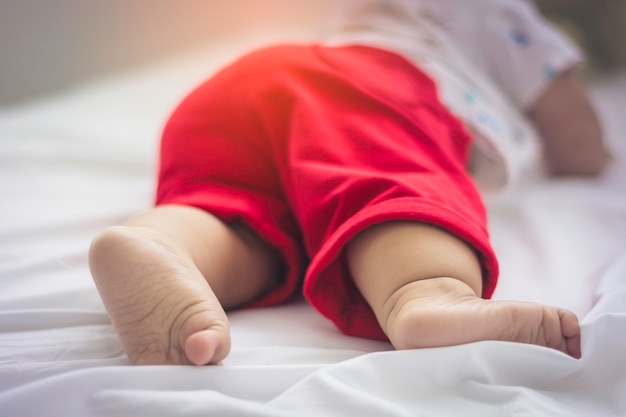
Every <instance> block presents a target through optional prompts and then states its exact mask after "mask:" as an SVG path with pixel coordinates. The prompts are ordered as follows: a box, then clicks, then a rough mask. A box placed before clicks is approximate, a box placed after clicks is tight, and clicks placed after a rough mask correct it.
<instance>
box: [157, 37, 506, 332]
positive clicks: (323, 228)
mask: <svg viewBox="0 0 626 417" xmlns="http://www.w3.org/2000/svg"><path fill="white" fill-rule="evenodd" d="M469 147H470V138H469V136H468V135H467V134H466V132H465V131H464V130H463V128H462V126H461V124H460V123H459V121H458V120H457V119H456V118H454V117H453V116H452V115H451V114H450V113H449V112H448V111H447V110H446V109H445V108H444V107H443V106H442V104H441V103H440V101H439V99H438V97H437V90H436V87H435V85H434V84H433V82H432V81H431V79H430V78H428V77H427V76H426V75H425V74H424V73H422V72H421V71H420V70H419V69H417V68H416V67H415V66H414V65H412V64H411V63H409V62H408V61H406V60H405V59H404V58H402V57H401V56H398V55H396V54H393V53H391V52H388V51H384V50H380V49H375V48H371V47H366V46H350V47H335V48H329V47H322V46H317V45H310V46H301V45H285V46H278V47H273V48H267V49H263V50H260V51H257V52H254V53H252V54H250V55H247V56H245V57H243V58H242V59H240V60H238V61H236V62H234V63H233V64H231V65H229V66H227V67H225V68H224V69H222V70H221V71H220V72H218V73H217V74H215V75H214V76H213V77H211V78H210V79H209V80H208V81H206V82H205V83H204V84H202V85H200V86H199V87H198V88H197V89H196V90H195V91H193V92H192V93H191V94H190V95H189V96H188V97H187V98H185V99H184V101H183V102H182V103H181V104H180V106H179V107H178V108H177V109H176V110H175V112H174V113H173V115H172V116H171V119H170V120H169V122H168V124H167V126H166V128H165V130H164V134H163V141H162V150H161V166H160V177H159V186H158V193H157V204H185V205H190V206H195V207H199V208H201V209H204V210H207V211H209V212H211V213H213V214H214V215H216V216H218V217H219V218H221V219H222V220H223V221H225V222H227V223H243V224H245V225H246V226H248V227H249V228H251V229H253V230H254V231H256V233H258V234H259V235H260V236H261V237H262V238H263V239H265V240H266V241H267V242H269V243H271V244H272V245H274V246H275V247H276V248H278V250H279V251H280V253H281V254H282V256H283V258H284V262H285V263H286V265H287V269H286V271H287V272H286V274H285V277H284V279H283V281H282V284H281V285H280V286H279V287H278V288H276V289H275V290H274V291H273V292H272V293H270V294H268V295H267V296H265V297H264V298H263V299H261V300H258V301H257V302H256V303H255V304H254V305H256V306H261V305H270V304H275V303H279V302H281V301H284V300H286V299H288V298H289V297H291V296H292V295H294V293H296V292H298V291H299V289H300V288H301V286H302V285H303V287H304V294H305V296H306V297H307V299H308V300H309V301H310V302H311V304H312V305H313V306H314V307H315V308H316V309H318V310H319V311H320V312H321V313H322V314H323V315H324V316H326V317H328V318H329V319H331V320H332V321H333V322H334V323H335V324H336V325H337V326H338V327H339V328H340V329H341V330H342V331H343V332H345V333H347V334H350V335H354V336H362V337H370V338H376V339H382V340H385V339H386V337H385V335H384V334H383V332H382V330H381V329H380V327H379V325H378V323H377V321H376V318H375V316H374V314H373V312H372V311H371V309H370V308H369V306H368V305H367V304H366V302H365V300H364V299H363V297H362V296H361V295H360V293H359V291H358V290H357V289H356V287H355V285H354V283H353V282H352V279H351V277H350V273H349V271H348V268H347V265H346V259H345V255H344V251H343V247H344V246H345V245H346V243H347V242H348V241H349V240H350V239H351V238H352V237H353V236H354V235H355V234H356V233H358V232H359V231H360V230H362V229H364V228H366V227H368V226H371V225H373V224H376V223H380V222H386V221H392V220H414V221H418V222H426V223H431V224H434V225H437V226H440V227H442V228H444V229H446V230H448V231H449V232H451V233H453V234H455V235H456V236H458V237H459V238H461V239H463V240H465V241H466V242H468V243H469V244H470V245H472V246H473V247H474V248H475V250H476V252H477V253H478V255H479V257H480V260H481V262H482V267H483V271H484V280H485V281H484V293H483V296H484V297H490V296H491V294H492V292H493V290H494V287H495V284H496V279H497V275H498V265H497V261H496V258H495V255H494V253H493V250H492V248H491V246H490V243H489V236H488V231H487V225H486V214H485V208H484V205H483V203H482V200H481V197H480V195H479V192H478V190H477V189H476V187H475V185H474V183H473V181H472V179H471V178H470V176H469V175H468V173H467V170H466V163H467V159H468V153H469Z"/></svg>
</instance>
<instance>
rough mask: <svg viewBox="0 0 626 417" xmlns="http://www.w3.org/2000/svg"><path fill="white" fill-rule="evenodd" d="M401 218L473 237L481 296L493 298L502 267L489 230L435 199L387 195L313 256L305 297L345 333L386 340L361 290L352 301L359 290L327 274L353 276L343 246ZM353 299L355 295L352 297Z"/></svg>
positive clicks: (469, 238)
mask: <svg viewBox="0 0 626 417" xmlns="http://www.w3.org/2000/svg"><path fill="white" fill-rule="evenodd" d="M399 220H405V221H418V222H424V223H429V224H432V225H435V226H438V227H441V228H443V229H445V230H447V231H448V232H450V233H452V234H454V235H455V236H457V237H459V238H460V239H462V240H464V241H466V242H467V243H469V244H470V245H471V246H472V247H473V248H474V249H475V250H476V251H477V253H478V254H479V258H480V261H481V265H482V269H483V294H482V297H483V298H491V296H492V295H493V292H494V290H495V287H496V283H497V278H498V269H499V268H498V262H497V259H496V256H495V253H494V251H493V249H492V247H491V244H490V243H489V235H488V232H487V231H486V230H483V229H481V228H480V227H477V226H476V225H474V224H472V223H471V222H469V221H467V220H465V219H464V217H463V216H461V215H460V214H458V213H455V212H454V211H452V210H450V209H449V208H447V207H445V206H442V205H440V204H437V203H436V202H433V201H428V200H424V199H419V198H413V197H402V198H397V199H393V200H388V201H385V202H382V203H378V204H376V205H373V206H370V207H367V208H365V209H363V210H362V211H361V212H359V213H358V214H357V215H355V216H353V217H352V218H350V219H349V220H348V221H347V222H345V223H344V224H343V225H342V226H341V227H339V228H338V229H337V230H336V231H335V232H334V233H333V234H332V235H331V236H330V238H329V239H328V240H327V241H326V242H325V244H324V245H323V246H322V248H321V249H320V250H319V251H318V253H317V254H316V256H314V258H313V260H312V261H311V264H310V266H309V269H308V272H307V275H306V277H305V282H304V295H305V297H306V298H307V299H308V301H309V302H310V303H311V304H312V305H313V306H314V307H315V308H316V309H317V310H318V311H319V312H320V313H321V314H322V315H323V316H325V317H327V318H328V319H330V320H331V321H333V322H334V323H335V325H336V326H337V327H338V328H339V329H340V330H341V331H342V332H343V333H345V334H348V335H351V336H359V337H367V338H372V339H377V340H388V339H387V336H386V335H385V334H384V333H383V331H382V329H381V328H380V326H379V325H378V322H377V320H376V318H375V316H374V313H373V312H372V310H371V309H370V307H369V306H368V305H367V303H366V301H365V300H364V299H363V298H362V296H360V295H356V297H357V300H358V301H357V302H356V303H353V302H351V301H349V300H351V297H354V296H355V295H353V294H338V293H337V292H336V289H337V288H344V284H343V283H342V284H341V285H334V284H333V282H326V281H327V280H329V279H343V280H351V278H350V277H349V276H345V273H344V274H343V276H340V275H339V274H340V273H341V272H342V271H345V270H344V268H342V259H341V257H342V251H343V248H344V246H345V245H346V244H347V243H348V242H349V241H350V239H352V238H353V237H354V236H355V235H356V234H357V233H358V232H359V231H361V230H364V229H365V228H367V227H369V226H373V225H375V224H379V223H383V222H388V221H399ZM337 268H338V269H339V271H335V274H336V275H335V276H333V277H325V276H324V275H327V274H328V272H329V269H337ZM331 272H332V271H331ZM352 285H353V284H352ZM348 286H349V284H348ZM354 291H356V292H357V294H358V291H357V290H356V287H354ZM329 292H332V293H329ZM352 300H353V301H354V299H352ZM329 301H330V302H329ZM346 302H347V304H346Z"/></svg>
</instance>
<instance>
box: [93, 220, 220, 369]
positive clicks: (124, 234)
mask: <svg viewBox="0 0 626 417" xmlns="http://www.w3.org/2000/svg"><path fill="white" fill-rule="evenodd" d="M90 266H91V269H92V274H93V276H94V280H95V282H96V285H97V287H98V291H99V292H100V295H101V297H102V300H103V301H104V304H105V306H106V309H107V311H108V313H109V316H110V317H111V320H112V322H113V325H114V326H115V328H116V330H117V332H118V334H119V337H120V339H121V341H122V345H123V347H124V350H125V351H126V354H127V355H128V357H129V358H130V360H131V362H132V363H134V364H139V365H157V364H195V365H205V364H214V363H218V362H219V361H221V360H222V359H224V357H225V356H226V355H227V354H228V352H229V350H230V334H229V326H228V319H227V317H226V314H225V313H224V310H223V309H222V307H221V305H220V303H219V302H218V300H217V298H216V297H215V295H214V294H213V291H212V290H211V288H210V287H209V285H208V284H207V282H206V280H205V279H204V277H203V276H202V274H201V273H200V271H198V270H197V268H195V266H194V265H193V263H192V262H191V261H190V260H188V259H187V257H185V256H184V254H182V253H179V251H178V250H177V249H176V248H174V247H173V246H172V245H170V244H169V242H168V239H167V237H165V236H160V235H158V234H155V233H154V232H152V231H148V230H142V229H139V228H130V227H113V228H110V229H108V230H106V231H105V232H103V233H102V234H101V235H100V236H98V238H96V239H95V240H94V243H93V244H92V247H91V251H90Z"/></svg>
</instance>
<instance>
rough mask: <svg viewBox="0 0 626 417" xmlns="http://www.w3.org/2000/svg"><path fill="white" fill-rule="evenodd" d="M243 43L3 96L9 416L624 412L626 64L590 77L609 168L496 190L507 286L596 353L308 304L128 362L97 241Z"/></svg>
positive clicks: (0, 327) (2, 234)
mask: <svg viewBox="0 0 626 417" xmlns="http://www.w3.org/2000/svg"><path fill="white" fill-rule="evenodd" d="M248 46H249V45H244V44H241V43H237V44H233V45H230V44H226V45H223V46H222V47H220V48H215V47H211V48H200V49H198V50H196V51H194V52H192V53H188V54H182V55H177V56H174V57H172V58H170V59H167V60H163V61H160V62H155V63H154V64H151V65H149V66H146V67H142V68H137V69H134V70H129V71H126V72H123V73H120V74H118V75H115V76H108V77H104V78H98V79H94V80H92V81H90V82H87V83H82V84H80V85H77V86H75V87H74V88H72V89H68V90H66V91H64V92H61V93H58V94H55V95H52V96H47V97H44V98H36V99H32V100H30V101H27V102H24V103H21V104H16V105H12V106H6V107H4V108H3V109H1V110H0V195H1V197H0V198H1V202H0V415H2V416H5V417H17V416H32V417H40V416H62V417H74V416H75V417H90V416H116V417H120V416H129V417H130V416H132V417H137V416H150V417H159V416H185V417H190V416H206V415H212V416H290V417H296V416H298V417H300V416H377V417H379V416H456V417H458V416H481V417H488V416H494V417H495V416H533V417H538V416H550V417H557V416H595V417H609V416H625V415H626V137H624V136H625V134H624V132H626V118H625V117H624V116H626V114H625V113H624V108H626V73H616V74H613V75H610V76H604V77H601V78H599V79H596V80H594V81H593V82H592V83H591V88H592V91H593V98H594V100H595V102H596V103H597V106H598V109H599V111H600V113H601V117H602V120H603V124H604V126H605V129H606V132H607V136H608V140H609V141H610V143H611V146H612V148H613V149H614V153H615V159H614V161H613V163H612V165H611V167H610V168H609V170H608V171H607V172H606V175H604V176H603V177H602V178H599V179H595V180H582V179H563V180H558V181H557V180H546V179H542V178H536V179H533V180H532V181H528V182H526V183H524V184H523V185H521V186H520V187H519V188H516V189H513V190H509V191H508V192H506V193H504V194H502V195H498V196H490V197H488V200H487V204H488V209H489V213H490V224H491V232H492V235H493V242H494V245H495V248H496V251H497V253H498V254H499V257H500V260H501V268H502V274H501V284H500V287H499V288H498V290H497V292H496V294H495V298H497V299H517V300H530V301H538V302H542V303H548V304H554V305H559V306H563V307H566V308H569V309H571V310H572V311H574V312H576V313H577V314H578V315H579V317H580V319H581V322H582V332H583V334H582V347H583V357H582V359H580V360H575V359H572V358H570V357H568V356H566V355H564V354H562V353H559V352H557V351H553V350H549V349H545V348H540V347H537V346H530V345H522V344H514V343H506V342H494V341H485V342H479V343H473V344H467V345H461V346H454V347H447V348H436V349H423V350H415V351H402V352H397V351H393V350H392V349H391V346H390V345H388V344H387V343H383V342H377V341H371V340H365V339H359V338H352V337H347V336H343V335H341V334H340V333H339V332H338V331H337V330H336V329H335V328H334V327H333V326H332V324H331V323H330V322H328V321H326V320H325V319H323V318H322V317H321V316H319V315H318V314H317V313H315V312H314V311H313V309H312V308H311V307H310V306H309V305H307V304H306V302H305V301H304V300H302V299H296V300H293V301H292V302H289V303H287V304H285V305H281V306H277V307H272V308H264V309H249V310H243V311H237V312H234V313H232V314H231V315H230V318H231V321H232V336H233V350H232V353H231V354H230V356H229V357H228V358H227V359H226V360H225V361H224V364H223V366H211V367H186V366H162V367H135V366H131V365H130V364H129V361H128V359H127V358H126V356H125V355H124V353H123V351H122V349H121V345H120V343H119V341H118V339H117V337H116V334H115V332H114V330H113V328H112V326H111V324H110V321H109V319H108V317H107V315H106V313H105V311H104V307H103V305H102V303H101V301H100V299H99V297H98V294H97V291H96V289H95V286H94V284H93V282H92V280H91V277H90V274H89V269H88V265H87V258H86V254H87V251H88V247H89V244H90V241H91V239H92V238H93V236H94V235H95V234H96V233H97V232H98V231H99V230H101V229H102V228H104V227H106V226H109V225H113V224H117V223H119V222H121V221H122V220H123V219H125V218H126V217H127V216H128V215H130V214H132V213H134V212H136V211H138V210H142V209H145V208H147V207H149V206H150V205H151V203H152V198H153V192H154V186H155V184H154V173H155V170H156V159H157V158H156V157H157V146H158V137H159V133H160V131H161V128H162V125H163V122H164V121H165V118H166V117H167V115H168V114H169V112H170V111H171V109H172V108H173V106H174V105H175V104H176V103H177V102H178V100H179V99H180V98H181V97H182V95H183V94H185V93H186V92H187V91H188V90H189V89H190V88H191V87H192V86H193V85H195V84H196V83H197V82H198V81H200V80H201V79H202V78H204V77H205V76H206V75H207V74H208V73H210V72H211V71H214V70H215V69H216V68H218V67H219V66H220V65H221V64H223V63H225V62H227V61H228V60H229V59H231V58H232V57H234V56H235V55H236V54H237V53H238V52H239V51H241V50H243V49H245V48H247V47H248Z"/></svg>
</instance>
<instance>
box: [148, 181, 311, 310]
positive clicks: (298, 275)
mask: <svg viewBox="0 0 626 417" xmlns="http://www.w3.org/2000/svg"><path fill="white" fill-rule="evenodd" d="M170 204H171V205H185V206H191V207H196V208H199V209H201V210H205V211H207V212H209V213H211V214H212V215H214V216H216V217H217V218H219V219H220V220H221V221H223V222H225V223H227V224H232V223H235V222H240V223H243V224H244V225H246V226H247V227H249V228H250V229H251V230H253V231H254V232H255V233H257V234H258V236H259V237H260V238H261V239H263V240H264V241H265V242H267V243H268V244H270V245H272V246H273V247H274V248H275V249H276V250H278V252H279V253H280V256H281V257H282V260H283V262H284V263H285V274H284V278H283V280H282V281H281V283H280V284H279V285H278V286H277V287H275V288H273V289H272V290H270V291H269V292H268V293H266V294H263V295H261V296H260V297H259V298H257V299H255V300H253V301H251V302H250V303H248V304H245V305H243V306H241V307H239V308H253V307H267V306H272V305H276V304H280V303H282V302H285V301H287V300H289V299H290V298H292V297H294V296H295V295H296V294H300V289H301V286H302V277H303V275H304V265H305V260H304V255H303V251H302V250H301V249H300V247H299V246H298V244H297V243H296V242H294V240H293V238H292V237H291V236H290V235H289V234H288V233H286V232H284V231H283V230H282V229H281V228H280V227H279V226H278V225H276V224H274V223H272V222H269V221H267V219H268V218H271V216H269V215H267V216H264V215H263V214H262V213H254V212H245V211H242V210H241V208H240V207H236V208H235V207H229V206H228V205H220V204H211V203H208V202H198V201H197V200H196V199H195V198H194V196H193V193H192V194H191V195H186V196H185V195H181V196H176V197H175V198H171V199H166V200H164V201H158V202H157V203H156V205H157V206H160V205H170Z"/></svg>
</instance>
